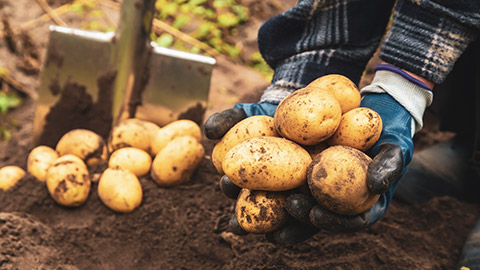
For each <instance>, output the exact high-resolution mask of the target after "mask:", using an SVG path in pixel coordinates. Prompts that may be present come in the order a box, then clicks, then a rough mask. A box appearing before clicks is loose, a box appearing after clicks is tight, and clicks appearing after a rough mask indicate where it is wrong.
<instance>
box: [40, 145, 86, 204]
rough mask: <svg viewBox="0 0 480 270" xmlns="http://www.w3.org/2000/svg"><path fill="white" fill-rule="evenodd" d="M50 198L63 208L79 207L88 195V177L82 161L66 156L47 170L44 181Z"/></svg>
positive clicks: (73, 156) (70, 155)
mask: <svg viewBox="0 0 480 270" xmlns="http://www.w3.org/2000/svg"><path fill="white" fill-rule="evenodd" d="M45 183H46V185H47V189H48V192H49V194H50V196H51V197H52V198H53V199H54V200H55V201H56V202H57V203H58V204H60V205H63V206H69V207H74V206H80V205H82V204H83V203H84V202H85V201H86V200H87V198H88V195H89V193H90V186H91V181H90V176H89V174H88V169H87V166H86V165H85V163H84V162H83V160H81V159H80V158H79V157H77V156H75V155H72V154H68V155H64V156H61V157H59V158H57V160H55V162H54V163H53V164H52V166H50V168H48V170H47V177H46V180H45Z"/></svg>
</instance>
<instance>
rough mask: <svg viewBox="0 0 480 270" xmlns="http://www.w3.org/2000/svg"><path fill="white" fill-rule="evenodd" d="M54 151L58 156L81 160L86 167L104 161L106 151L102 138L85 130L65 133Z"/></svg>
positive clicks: (106, 155) (106, 156)
mask: <svg viewBox="0 0 480 270" xmlns="http://www.w3.org/2000/svg"><path fill="white" fill-rule="evenodd" d="M55 150H56V151H57V152H58V155H59V156H64V155H68V154H72V155H75V156H77V157H79V158H81V159H82V160H83V161H85V163H86V164H87V165H88V166H92V165H95V164H97V163H99V162H102V161H106V160H107V158H108V151H107V147H106V145H105V141H104V140H103V138H102V137H101V136H100V135H98V134H97V133H95V132H93V131H91V130H87V129H74V130H70V131H69V132H67V133H65V134H64V135H63V136H62V137H61V138H60V140H59V141H58V143H57V146H56V148H55Z"/></svg>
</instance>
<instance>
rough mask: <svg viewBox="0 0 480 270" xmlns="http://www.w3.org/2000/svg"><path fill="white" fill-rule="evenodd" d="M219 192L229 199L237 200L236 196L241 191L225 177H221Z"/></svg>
mask: <svg viewBox="0 0 480 270" xmlns="http://www.w3.org/2000/svg"><path fill="white" fill-rule="evenodd" d="M219 186H220V190H221V191H222V193H223V194H224V195H225V196H227V197H228V198H230V199H234V200H235V199H237V197H238V194H239V193H240V191H241V190H242V189H241V188H240V187H239V186H237V185H235V184H234V183H233V182H232V181H231V180H230V179H229V178H228V177H227V176H226V175H223V176H222V177H221V178H220V181H219Z"/></svg>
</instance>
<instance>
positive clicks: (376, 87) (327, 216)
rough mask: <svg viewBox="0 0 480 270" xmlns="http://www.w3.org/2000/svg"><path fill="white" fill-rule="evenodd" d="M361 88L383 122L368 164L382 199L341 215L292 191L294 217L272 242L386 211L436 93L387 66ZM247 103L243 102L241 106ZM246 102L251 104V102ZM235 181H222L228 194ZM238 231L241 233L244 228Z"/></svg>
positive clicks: (343, 228)
mask: <svg viewBox="0 0 480 270" xmlns="http://www.w3.org/2000/svg"><path fill="white" fill-rule="evenodd" d="M361 93H362V96H363V98H362V102H361V106H362V107H368V108H371V109H373V110H375V111H376V112H377V113H378V114H379V115H380V117H381V118H382V122H383V130H382V134H381V136H380V138H379V140H378V141H377V143H376V144H375V145H374V146H373V147H372V148H371V149H370V150H369V151H368V152H367V154H369V155H370V156H371V157H372V158H373V161H372V163H371V164H370V166H369V168H368V176H367V183H368V187H369V189H370V191H371V192H374V193H377V194H380V195H381V196H380V198H379V200H378V201H377V203H376V204H375V205H373V206H372V208H371V209H370V210H368V211H366V212H364V213H362V214H360V215H356V216H342V215H338V214H334V213H332V212H329V211H327V210H325V209H323V208H322V207H320V206H319V205H317V204H316V201H315V200H314V199H313V198H312V197H311V196H309V195H307V194H300V193H299V194H294V195H291V196H289V197H288V198H287V202H286V207H285V208H286V210H287V212H288V213H289V214H290V215H291V216H292V217H294V218H295V220H291V221H289V222H288V223H287V224H286V225H284V226H283V227H282V228H280V229H279V230H277V231H275V232H273V233H271V234H269V235H268V238H269V239H270V240H271V241H273V242H276V243H280V244H289V243H296V242H301V241H304V240H306V239H307V238H309V237H310V236H311V235H313V234H315V233H316V231H317V230H318V229H325V230H329V231H336V232H349V231H357V230H360V229H363V228H366V227H368V226H369V225H371V224H373V223H375V222H376V221H378V220H379V219H380V218H381V217H382V216H383V215H384V214H385V212H386V211H387V209H388V206H389V204H390V201H391V199H392V197H393V194H394V191H395V188H396V186H397V184H398V181H399V179H400V176H401V174H402V173H403V172H404V171H405V168H406V166H407V165H408V163H409V162H410V160H411V158H412V155H413V141H412V137H413V135H414V134H415V132H416V131H418V130H420V129H421V128H422V125H423V122H422V118H423V113H424V111H425V108H426V107H427V106H429V105H430V104H431V102H432V97H433V95H432V93H431V91H430V89H429V87H428V86H427V85H425V84H424V83H422V82H421V81H418V80H416V79H415V78H413V77H411V76H410V75H408V74H407V73H405V72H403V71H402V70H400V69H398V68H395V67H393V66H389V65H380V66H378V67H377V68H376V75H375V78H374V80H373V81H372V84H371V85H369V86H367V87H365V88H364V89H362V91H361ZM270 105H272V104H269V105H267V108H270V109H271V111H270V112H271V115H273V113H274V111H275V109H276V105H273V106H270ZM243 106H244V105H240V106H238V107H237V109H238V108H243ZM257 106H259V105H258V104H257V105H253V108H256V107H257ZM245 107H246V108H250V107H249V105H247V106H245ZM250 111H255V110H250ZM264 111H266V110H264ZM251 115H254V114H251ZM245 117H246V113H245ZM223 118H225V119H228V117H223ZM242 119H243V118H242ZM239 121H240V120H239ZM237 122H238V121H237ZM232 126H233V125H232ZM230 127H231V126H230ZM226 131H228V129H227V130H225V132H226ZM223 134H224V133H223ZM223 134H222V136H223ZM220 137H221V136H220ZM220 137H219V138H220ZM222 179H223V180H225V179H224V178H222ZM231 185H233V186H234V184H233V183H231V182H229V180H228V178H227V180H226V182H225V181H224V182H223V183H222V180H221V183H220V187H221V188H222V191H224V193H226V194H227V192H226V190H228V189H230V190H235V188H231ZM238 190H239V189H238ZM237 194H238V191H234V192H233V193H231V194H230V195H227V196H229V197H231V198H236V195H237ZM235 224H237V228H239V226H238V223H236V222H235V220H232V222H231V225H233V226H234V225H235ZM312 224H313V225H314V226H315V227H313V226H312ZM234 231H235V230H234ZM238 233H241V228H239V230H238Z"/></svg>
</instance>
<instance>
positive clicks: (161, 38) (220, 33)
mask: <svg viewBox="0 0 480 270" xmlns="http://www.w3.org/2000/svg"><path fill="white" fill-rule="evenodd" d="M155 8H156V9H157V11H158V12H157V13H158V14H157V18H158V19H159V20H161V21H164V22H166V23H168V24H169V25H171V26H172V27H174V28H176V29H178V30H181V31H182V32H184V33H186V34H188V35H190V36H192V37H194V38H196V39H198V40H200V41H202V42H204V43H206V44H208V45H209V46H211V47H212V48H214V49H215V50H216V51H218V52H219V53H221V54H225V55H227V56H230V57H232V58H236V57H238V56H239V55H240V53H241V50H240V48H238V47H237V46H235V44H232V43H231V42H228V41H227V40H226V39H225V37H226V35H232V34H234V33H236V31H238V30H237V29H236V28H237V27H238V26H239V25H240V24H242V23H244V22H245V21H246V20H247V19H248V8H246V7H244V6H242V5H239V4H237V3H236V2H235V0H157V1H156V3H155ZM153 40H154V41H155V42H156V43H157V44H159V45H160V46H164V47H173V48H175V49H180V50H187V51H191V52H194V53H198V52H200V50H199V48H197V47H195V46H189V45H188V44H185V43H184V42H182V41H181V40H177V39H175V37H174V36H172V35H171V34H168V33H162V34H159V35H158V36H157V35H155V34H154V35H153Z"/></svg>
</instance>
